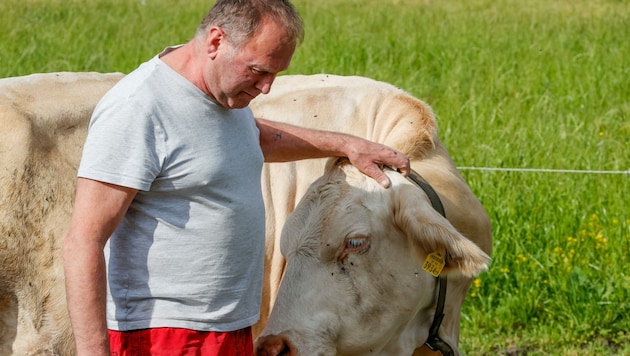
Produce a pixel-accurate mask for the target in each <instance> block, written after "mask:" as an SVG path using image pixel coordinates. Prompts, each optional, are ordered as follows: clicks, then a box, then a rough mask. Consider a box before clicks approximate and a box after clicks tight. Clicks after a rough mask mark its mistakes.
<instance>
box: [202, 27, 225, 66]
mask: <svg viewBox="0 0 630 356" xmlns="http://www.w3.org/2000/svg"><path fill="white" fill-rule="evenodd" d="M224 41H225V32H223V30H222V29H221V28H220V27H218V26H212V27H211V28H210V29H209V30H208V35H207V36H206V41H205V45H206V54H207V55H208V56H209V57H210V59H214V58H215V57H216V56H217V53H218V52H219V47H221V45H222V44H224V43H225V42H224Z"/></svg>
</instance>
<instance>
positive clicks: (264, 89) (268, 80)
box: [256, 73, 276, 94]
mask: <svg viewBox="0 0 630 356" xmlns="http://www.w3.org/2000/svg"><path fill="white" fill-rule="evenodd" d="M275 79H276V75H275V74H271V73H268V74H265V75H264V76H263V77H262V78H261V79H260V80H259V81H258V82H256V89H258V90H260V92H261V93H262V94H268V93H269V90H271V84H273V81H274V80H275Z"/></svg>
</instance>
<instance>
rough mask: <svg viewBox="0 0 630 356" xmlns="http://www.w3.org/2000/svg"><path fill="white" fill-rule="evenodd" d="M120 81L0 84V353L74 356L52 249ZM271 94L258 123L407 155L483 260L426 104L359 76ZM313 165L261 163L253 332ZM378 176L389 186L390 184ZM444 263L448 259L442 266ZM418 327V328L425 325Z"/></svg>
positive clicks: (444, 331) (40, 79) (62, 77)
mask: <svg viewBox="0 0 630 356" xmlns="http://www.w3.org/2000/svg"><path fill="white" fill-rule="evenodd" d="M122 76H123V74H121V73H107V74H101V73H68V72H64V73H49V74H34V75H29V76H24V77H16V78H6V79H0V127H1V130H0V354H2V355H5V354H15V355H72V354H73V353H74V351H73V338H72V333H71V328H70V324H69V319H68V315H67V310H66V306H65V291H64V284H63V270H62V266H61V256H60V246H61V241H62V239H63V237H64V235H65V232H66V230H67V227H68V224H69V219H70V214H71V210H72V201H73V199H74V188H75V182H76V169H77V167H78V163H79V160H80V155H81V148H82V144H83V141H84V139H85V135H86V132H87V124H88V122H89V117H90V115H91V112H92V110H93V108H94V106H95V105H96V103H97V102H98V100H99V99H100V97H101V96H102V95H103V94H104V93H105V92H106V91H107V90H108V89H109V88H111V87H112V86H113V85H114V84H115V83H116V82H117V81H118V80H120V78H122ZM272 93H273V94H270V95H268V96H261V97H259V98H257V99H255V101H254V102H253V103H252V110H253V111H254V113H255V115H256V116H257V117H263V118H266V119H270V120H278V121H287V122H291V123H295V124H300V125H302V126H308V127H313V128H319V129H326V130H334V131H342V132H347V133H351V134H355V135H359V136H363V137H366V138H369V139H372V140H375V141H378V142H382V143H385V144H388V145H391V146H392V147H395V148H397V149H399V150H401V151H403V152H405V153H407V154H409V155H410V157H411V158H412V168H414V169H415V170H420V171H422V172H423V175H424V177H425V178H426V180H427V181H428V182H430V183H431V185H433V186H434V187H435V190H436V191H437V192H438V193H439V196H440V198H441V199H442V201H443V202H444V206H445V208H446V212H447V214H448V221H447V220H442V224H444V225H445V226H448V224H449V223H450V224H452V225H453V226H454V227H455V228H456V229H457V230H459V232H461V234H462V235H463V236H466V237H467V238H469V239H470V240H472V241H474V242H475V243H476V245H477V246H479V247H480V248H481V249H482V250H483V251H485V252H486V253H487V254H489V253H490V244H491V238H490V226H489V220H488V218H487V215H485V211H484V210H483V208H482V207H481V204H479V202H478V201H477V199H476V198H475V197H474V195H473V194H472V192H471V191H470V190H469V189H468V187H467V186H466V184H465V183H464V182H463V179H462V178H461V177H460V176H459V174H458V173H457V171H456V169H455V168H454V166H453V163H452V161H451V160H450V158H449V156H448V153H447V151H446V149H445V148H444V147H443V145H442V144H441V143H440V142H439V140H438V139H437V131H436V130H437V128H436V126H435V119H434V116H433V114H432V112H431V110H430V108H429V107H428V106H427V105H426V104H424V103H422V102H421V101H419V100H417V99H415V98H413V97H412V96H410V95H408V94H406V93H405V92H403V91H402V90H399V89H396V88H394V87H393V86H391V85H389V84H386V83H382V82H377V81H373V80H370V79H367V78H360V77H338V76H330V75H314V76H282V77H279V78H277V80H276V82H275V83H274V85H273V89H272ZM425 161H426V162H427V163H426V164H425ZM330 166H331V167H337V166H338V165H330ZM324 167H325V160H305V161H299V162H293V163H282V164H280V163H273V164H265V166H264V168H263V174H262V186H263V194H264V199H265V205H266V209H267V236H266V239H267V244H266V259H265V283H264V289H263V304H262V307H261V320H260V322H259V323H258V324H257V325H256V326H255V327H254V336H258V335H259V334H260V333H261V332H262V330H263V328H264V326H265V325H266V324H267V318H268V316H269V314H270V310H271V308H272V306H273V305H274V302H275V300H276V297H277V296H278V293H279V292H280V291H279V286H280V282H281V280H282V276H283V274H284V269H285V260H284V258H283V256H282V254H281V253H280V248H279V246H280V240H281V229H282V226H283V225H284V222H285V220H286V219H287V216H288V215H289V214H290V213H291V212H292V211H293V209H294V208H295V206H296V205H297V203H298V201H299V200H300V198H302V196H303V195H304V194H305V193H306V192H307V190H308V189H309V186H310V184H311V183H312V182H313V181H315V180H316V179H317V178H318V177H320V176H322V174H324ZM423 167H426V168H427V169H425V170H423V169H421V168H423ZM331 169H332V168H331ZM329 171H330V170H329ZM389 174H390V176H391V177H392V180H393V181H396V180H397V179H399V178H398V177H397V176H396V175H395V174H394V173H389ZM328 175H329V174H328V173H327V175H326V176H328ZM398 185H400V184H398V183H396V186H398ZM394 188H395V187H394ZM395 190H397V189H392V190H391V192H394V191H395ZM285 240H287V239H286V238H285ZM445 250H446V251H447V253H451V251H450V250H449V249H448V248H447V249H445ZM424 252H425V251H424V250H422V249H420V250H418V258H420V259H422V258H423V257H424V256H423V253H424ZM447 256H449V255H448V254H447ZM449 261H450V260H449V259H448V258H447V262H449ZM454 261H455V262H457V263H460V262H461V261H460V260H454ZM450 268H451V266H449V265H448V263H447V266H446V271H449V270H450ZM467 273H468V275H467V276H466V277H463V278H460V279H455V280H450V281H449V285H448V291H447V297H446V308H445V314H446V316H445V319H444V324H443V325H442V327H441V329H440V333H441V335H444V336H445V337H446V339H447V341H448V342H450V343H451V345H455V344H456V338H457V331H458V329H459V308H460V306H461V303H462V302H463V298H464V295H465V292H466V290H467V288H468V286H469V284H470V280H471V279H470V275H471V271H468V272H467ZM305 277H306V276H305ZM291 279H292V278H291V277H289V276H288V275H287V276H286V277H285V278H284V280H285V282H283V283H285V284H284V285H283V287H282V288H283V290H286V286H287V285H289V284H290V283H289V281H290V280H291ZM314 287H315V288H317V289H319V290H321V289H322V287H321V286H316V285H315V286H314ZM282 293H283V294H282V295H284V293H285V292H282ZM427 293H429V294H431V293H432V292H431V291H427ZM283 298H284V297H283ZM422 298H424V299H426V296H423V297H422ZM424 299H423V300H424ZM389 303H394V304H395V303H397V301H396V300H390V301H389ZM276 307H278V308H279V310H282V307H279V306H277V305H276ZM321 307H324V305H321ZM274 320H275V319H274ZM421 322H423V324H422V325H425V324H427V323H429V324H430V322H431V321H430V320H424V321H421ZM274 325H277V324H274ZM451 329H452V330H453V331H451ZM268 330H271V331H269V332H267V334H268V335H269V337H273V336H274V335H271V334H274V333H278V330H276V329H268ZM276 336H277V337H279V338H280V339H282V340H285V341H288V342H289V343H291V342H295V343H296V344H295V347H298V349H297V350H300V349H299V347H301V346H300V345H299V343H298V341H292V340H291V339H289V338H284V336H282V335H276ZM448 337H450V339H448ZM261 345H262V342H261ZM306 352H307V351H304V352H302V354H306Z"/></svg>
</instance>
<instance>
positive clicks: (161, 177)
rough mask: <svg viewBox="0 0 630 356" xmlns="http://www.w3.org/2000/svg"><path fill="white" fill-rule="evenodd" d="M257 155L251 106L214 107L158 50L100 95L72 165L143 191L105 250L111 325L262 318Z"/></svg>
mask: <svg viewBox="0 0 630 356" xmlns="http://www.w3.org/2000/svg"><path fill="white" fill-rule="evenodd" d="M262 164H263V155H262V152H261V148H260V142H259V131H258V128H257V127H256V123H255V121H254V118H253V115H252V112H251V110H250V109H249V108H245V109H235V110H228V109H225V108H223V107H221V106H220V105H218V104H217V103H216V102H215V101H213V100H212V99H210V98H209V97H208V96H207V95H206V94H204V93H203V92H202V91H201V90H199V89H198V88H197V87H195V86H194V85H193V84H192V83H190V82H189V81H188V80H186V79H185V78H183V77H182V76H180V75H179V74H178V73H177V72H175V71H174V70H172V69H171V68H170V67H169V66H168V65H166V64H165V63H164V62H162V61H161V60H160V59H159V58H158V57H157V56H156V57H155V58H153V59H152V60H150V61H148V62H146V63H144V64H142V65H141V66H140V67H139V68H138V69H137V70H135V71H134V72H132V73H131V74H129V75H128V76H126V77H125V78H123V79H122V80H121V81H120V82H119V83H118V84H117V85H116V86H115V87H114V88H113V89H112V90H110V91H109V92H108V93H107V94H106V95H105V96H104V97H103V98H102V100H101V101H100V102H99V104H98V106H97V107H96V109H95V111H94V113H93V116H92V120H91V122H90V127H89V133H88V137H87V140H86V142H85V146H84V150H83V158H82V160H81V164H80V167H79V173H78V175H79V177H84V178H89V179H94V180H98V181H103V182H107V183H112V184H116V185H121V186H126V187H132V188H136V189H139V192H138V194H137V196H136V198H135V199H134V201H133V202H132V204H131V206H130V208H129V210H128V211H127V213H126V215H125V217H124V219H123V221H122V222H121V223H120V225H119V226H118V227H117V229H116V231H115V232H114V233H113V235H112V236H111V237H110V239H109V241H108V243H107V246H106V248H105V258H106V262H107V280H108V298H107V319H108V320H107V321H108V327H109V328H110V329H114V330H123V331H124V330H135V329H143V328H151V327H178V328H188V329H193V330H201V331H210V330H212V331H232V330H237V329H241V328H244V327H247V326H250V325H252V324H254V323H255V322H256V321H257V320H258V318H259V309H260V298H261V290H262V278H263V256H264V244H265V215H264V214H265V213H264V205H263V199H262V193H261V187H260V174H261V169H262Z"/></svg>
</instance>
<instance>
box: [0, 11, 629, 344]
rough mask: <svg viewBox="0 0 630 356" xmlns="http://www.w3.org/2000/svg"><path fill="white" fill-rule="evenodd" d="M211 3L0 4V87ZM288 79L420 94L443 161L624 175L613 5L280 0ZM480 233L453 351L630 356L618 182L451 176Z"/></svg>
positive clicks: (124, 45) (136, 45) (159, 41)
mask: <svg viewBox="0 0 630 356" xmlns="http://www.w3.org/2000/svg"><path fill="white" fill-rule="evenodd" d="M210 5H211V2H204V1H199V0H193V1H174V0H170V1H169V0H146V3H145V4H144V5H143V4H142V2H141V1H140V0H138V1H132V0H127V1H123V0H117V1H105V0H93V1H87V0H86V1H78V0H75V1H65V2H64V1H61V0H47V1H44V0H19V1H18V0H4V1H3V2H1V3H0V77H7V76H16V75H25V74H30V73H34V72H50V71H100V72H111V71H121V72H129V71H131V70H132V69H134V68H135V67H136V66H137V65H138V64H139V63H140V62H142V61H144V60H146V59H148V58H150V57H151V56H153V55H155V54H156V53H157V52H159V51H160V50H161V49H162V48H163V47H165V46H166V45H171V44H177V43H182V42H185V41H186V40H187V39H189V38H190V37H191V36H192V35H193V34H194V31H195V29H196V27H197V24H198V23H199V21H200V20H201V17H202V16H203V14H205V12H206V11H207V9H208V8H209V7H210ZM296 5H297V7H298V9H299V10H300V12H301V13H302V15H303V17H304V19H305V23H306V32H307V33H306V39H305V42H304V44H303V45H302V46H301V47H300V48H299V50H298V52H297V53H296V55H295V57H294V61H293V64H292V66H291V68H290V70H289V71H288V73H291V74H297V73H300V74H312V73H322V72H326V73H334V74H342V75H363V76H368V77H372V78H375V79H378V80H383V81H387V82H390V83H393V84H395V85H397V86H399V87H401V88H404V89H406V90H407V91H409V92H410V93H412V94H413V95H415V96H417V97H419V98H421V99H423V100H425V101H427V102H428V103H429V104H430V105H431V106H432V107H433V109H434V110H435V112H436V114H437V115H438V120H439V125H440V135H441V137H442V139H443V141H444V142H445V144H446V145H447V147H448V148H449V150H450V152H451V154H452V156H453V158H454V160H455V161H456V164H457V165H459V166H475V167H509V168H552V169H578V170H606V171H625V170H628V169H630V66H629V65H628V63H630V42H629V38H630V37H629V36H630V4H629V3H627V2H625V1H621V0H619V1H614V0H608V1H607V0H555V1H547V0H526V1H515V0H498V1H490V0H469V1H464V0H460V1H454V0H441V1H425V0H415V1H413V0H392V1H375V0H363V1H352V0H324V1H317V2H316V1H307V0H296ZM463 174H464V176H465V177H466V179H467V181H468V182H469V184H470V185H471V187H472V189H473V190H474V191H475V193H476V194H477V195H478V197H479V198H480V200H481V201H482V203H483V204H484V206H485V207H486V209H487V210H488V213H489V214H490V217H491V219H492V222H493V229H494V256H493V257H494V261H493V265H492V267H491V269H490V270H489V271H488V272H487V273H485V274H483V275H481V276H480V277H479V278H478V279H477V280H476V281H475V284H474V286H473V287H472V288H471V292H470V295H469V298H468V299H467V301H466V304H465V307H464V309H463V318H462V331H461V347H462V349H463V350H464V352H465V354H468V355H495V354H510V355H517V354H519V355H525V354H527V355H592V354H598V353H602V354H613V355H614V354H618V355H624V354H630V332H629V330H630V209H629V207H628V205H629V203H630V198H628V195H629V193H628V192H629V191H630V176H628V175H622V174H616V175H614V174H608V175H606V174H602V175H598V174H586V173H537V172H504V171H473V170H466V171H463Z"/></svg>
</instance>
